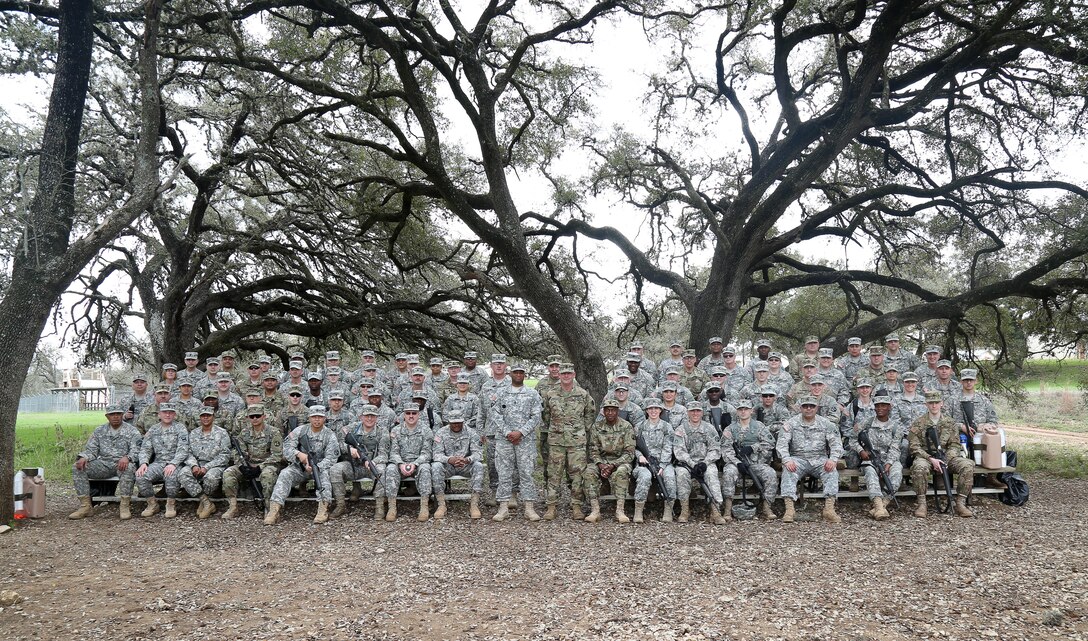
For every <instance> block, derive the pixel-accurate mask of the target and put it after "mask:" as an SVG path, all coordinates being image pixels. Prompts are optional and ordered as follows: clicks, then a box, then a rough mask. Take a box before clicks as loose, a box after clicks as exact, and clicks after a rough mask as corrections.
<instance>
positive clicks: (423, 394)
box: [412, 389, 427, 399]
mask: <svg viewBox="0 0 1088 641" xmlns="http://www.w3.org/2000/svg"><path fill="white" fill-rule="evenodd" d="M412 398H424V399H425V398H427V390H421V389H417V390H416V391H414V392H412Z"/></svg>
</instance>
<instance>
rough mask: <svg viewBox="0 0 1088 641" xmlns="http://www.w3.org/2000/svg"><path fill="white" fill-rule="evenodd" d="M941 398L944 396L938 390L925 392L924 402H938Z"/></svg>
mask: <svg viewBox="0 0 1088 641" xmlns="http://www.w3.org/2000/svg"><path fill="white" fill-rule="evenodd" d="M943 400H944V397H942V396H941V393H940V392H936V391H934V392H926V402H927V403H939V402H941V401H943Z"/></svg>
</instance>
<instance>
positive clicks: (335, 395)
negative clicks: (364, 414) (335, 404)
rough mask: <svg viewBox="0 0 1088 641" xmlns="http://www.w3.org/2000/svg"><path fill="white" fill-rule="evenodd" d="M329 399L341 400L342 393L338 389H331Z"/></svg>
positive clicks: (342, 397)
mask: <svg viewBox="0 0 1088 641" xmlns="http://www.w3.org/2000/svg"><path fill="white" fill-rule="evenodd" d="M329 400H330V401H332V400H341V401H342V400H344V393H343V392H341V391H340V390H338V389H336V390H333V391H331V392H329Z"/></svg>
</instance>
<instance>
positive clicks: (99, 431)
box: [72, 404, 142, 497]
mask: <svg viewBox="0 0 1088 641" xmlns="http://www.w3.org/2000/svg"><path fill="white" fill-rule="evenodd" d="M120 407H122V408H128V407H129V405H123V404H122V405H120ZM141 440H142V437H141V436H140V432H139V430H137V429H136V428H135V427H134V426H133V425H131V424H129V423H121V425H120V426H118V427H117V429H114V428H112V427H110V424H109V423H103V424H102V425H99V426H98V427H96V428H95V429H94V432H93V433H91V438H90V439H88V440H87V444H86V445H85V446H83V450H82V451H81V452H80V453H79V454H78V455H77V456H76V460H77V461H78V460H79V459H85V460H86V461H87V465H86V466H84V468H83V469H82V470H80V469H77V468H76V466H75V465H74V464H73V465H72V484H73V485H75V486H76V496H90V495H91V484H90V482H89V479H111V478H113V477H115V476H116V477H117V496H121V497H125V496H132V485H133V484H134V483H135V482H136V468H137V467H138V466H139V460H140V443H141ZM126 456H127V457H128V461H129V463H128V467H127V468H125V471H124V472H118V471H117V463H118V461H120V460H121V459H123V458H125V457H126Z"/></svg>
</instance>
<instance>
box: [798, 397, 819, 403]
mask: <svg viewBox="0 0 1088 641" xmlns="http://www.w3.org/2000/svg"><path fill="white" fill-rule="evenodd" d="M798 405H816V397H815V396H802V397H801V400H800V401H798Z"/></svg>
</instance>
